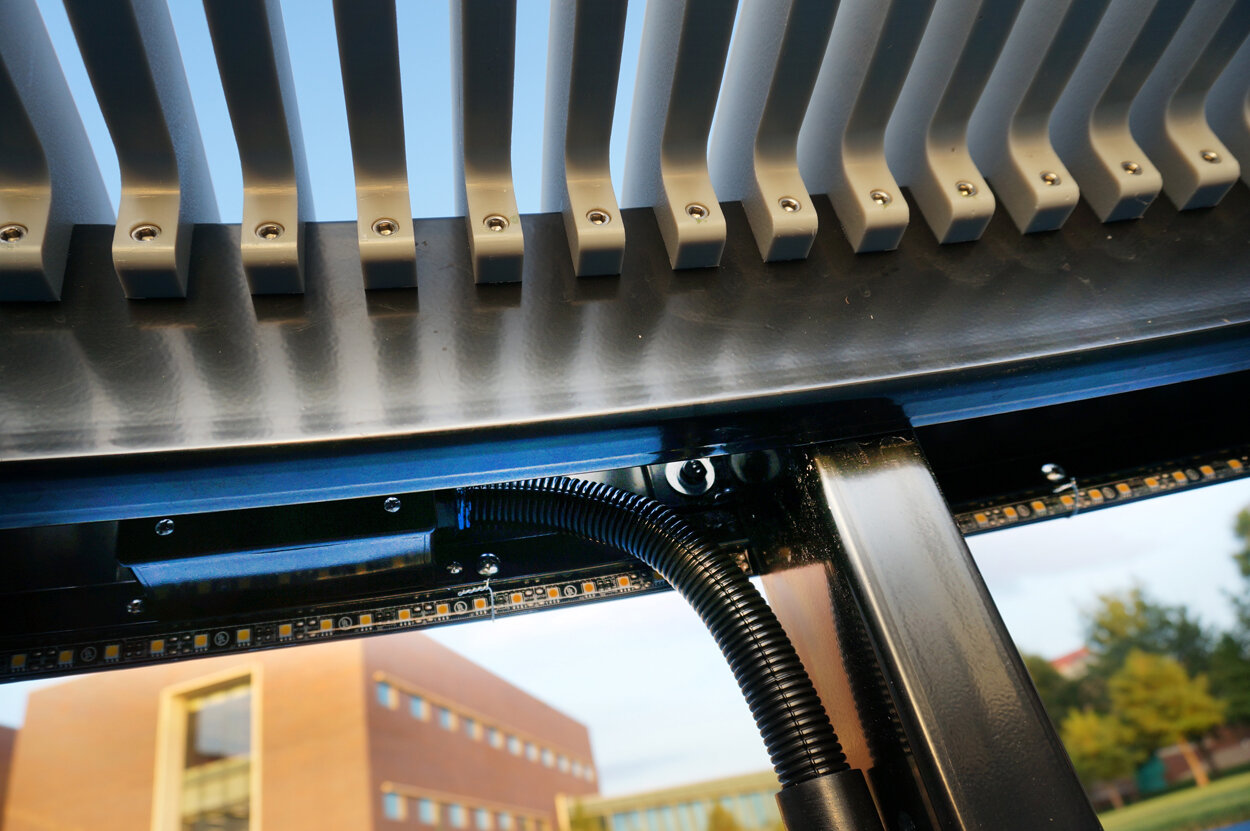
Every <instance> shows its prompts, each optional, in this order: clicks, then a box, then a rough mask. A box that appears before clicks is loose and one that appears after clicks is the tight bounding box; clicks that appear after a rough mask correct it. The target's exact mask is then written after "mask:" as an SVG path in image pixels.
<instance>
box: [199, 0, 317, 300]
mask: <svg viewBox="0 0 1250 831" xmlns="http://www.w3.org/2000/svg"><path fill="white" fill-rule="evenodd" d="M255 12H256V13H255V14H251V13H245V14H240V13H239V10H238V9H237V8H236V7H234V6H232V5H229V4H227V3H212V2H207V3H205V4H204V14H205V16H206V17H207V19H208V30H209V33H210V34H211V35H212V38H213V51H214V52H215V53H216V55H217V68H218V70H219V71H220V73H221V86H222V90H223V91H224V92H225V95H226V105H227V106H228V107H229V109H230V120H231V122H232V123H233V125H234V137H235V141H236V142H237V143H238V145H239V162H240V163H241V165H242V168H243V224H242V226H241V227H240V229H239V248H240V252H241V255H242V260H243V271H244V273H245V274H246V275H247V282H248V285H249V286H250V287H251V290H252V294H300V293H302V292H303V291H304V246H303V240H304V223H305V222H307V221H309V220H311V219H312V218H313V217H312V192H311V189H310V187H309V183H308V164H307V163H306V161H305V159H304V140H303V133H302V132H301V130H300V120H299V107H298V105H297V103H296V100H295V83H294V81H293V80H292V77H291V62H290V59H289V57H288V55H287V48H286V33H285V30H284V29H283V25H282V8H281V6H280V5H279V3H278V0H264V3H263V4H260V6H259V8H257V9H255Z"/></svg>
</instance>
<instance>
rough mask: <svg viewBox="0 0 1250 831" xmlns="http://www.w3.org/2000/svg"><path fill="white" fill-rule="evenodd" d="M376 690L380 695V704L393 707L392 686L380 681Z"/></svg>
mask: <svg viewBox="0 0 1250 831" xmlns="http://www.w3.org/2000/svg"><path fill="white" fill-rule="evenodd" d="M376 690H377V694H378V703H379V704H381V705H382V706H383V707H389V706H391V685H390V684H388V683H386V682H385V681H379V682H378V684H377V687H376Z"/></svg>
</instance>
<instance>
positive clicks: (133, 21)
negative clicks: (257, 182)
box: [65, 0, 217, 298]
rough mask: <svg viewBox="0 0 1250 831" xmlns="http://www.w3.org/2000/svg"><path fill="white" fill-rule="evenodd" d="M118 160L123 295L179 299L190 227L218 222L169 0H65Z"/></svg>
mask: <svg viewBox="0 0 1250 831" xmlns="http://www.w3.org/2000/svg"><path fill="white" fill-rule="evenodd" d="M65 11H66V12H67V13H68V14H69V21H70V23H71V24H72V25H73V27H74V36H75V38H76V39H77V41H78V48H79V50H80V51H81V52H82V58H83V63H84V64H86V67H87V74H88V75H90V76H91V85H92V87H93V88H94V89H95V95H96V99H97V100H98V101H99V102H100V111H101V112H102V113H103V115H104V121H105V123H106V124H107V125H108V128H109V133H110V135H111V136H112V138H113V146H114V148H116V150H117V161H118V163H119V164H120V165H121V175H122V192H121V204H120V206H119V208H118V211H117V226H116V228H115V229H114V233H113V256H112V260H113V267H114V268H115V269H116V271H117V276H118V277H119V278H120V279H121V283H122V287H123V289H124V290H125V292H126V296H127V297H130V298H140V297H183V296H185V295H186V293H187V279H188V274H187V270H188V261H189V260H190V257H191V232H192V226H193V225H194V223H196V222H215V221H216V220H217V201H216V197H215V196H214V194H213V184H212V181H211V180H210V179H209V175H208V161H207V159H206V157H205V155H204V142H203V139H202V138H201V136H200V128H199V124H198V123H197V122H196V118H195V109H194V107H193V106H192V103H191V91H190V89H189V88H188V87H187V76H186V72H185V70H184V69H183V66H182V59H181V55H180V54H179V51H178V41H177V38H175V36H174V26H173V22H172V21H171V20H170V16H169V7H168V6H167V5H166V4H165V3H164V2H163V0H117V2H111V3H102V2H98V0H65Z"/></svg>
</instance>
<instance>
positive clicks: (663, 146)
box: [625, 0, 738, 269]
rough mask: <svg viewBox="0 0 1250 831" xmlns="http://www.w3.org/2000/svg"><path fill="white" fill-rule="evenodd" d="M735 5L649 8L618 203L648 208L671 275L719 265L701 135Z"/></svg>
mask: <svg viewBox="0 0 1250 831" xmlns="http://www.w3.org/2000/svg"><path fill="white" fill-rule="evenodd" d="M737 7H738V2H737V0H681V1H680V2H677V1H676V0H674V2H668V3H648V4H647V12H646V17H645V18H643V24H642V49H641V53H640V56H639V59H638V67H639V69H638V80H637V83H636V85H635V87H634V104H633V113H632V115H631V117H630V124H629V146H628V149H627V152H626V157H625V204H626V205H627V206H629V207H637V206H652V207H654V208H655V217H656V221H657V222H658V223H659V226H660V233H661V235H663V237H664V245H665V247H666V248H667V249H668V259H669V263H670V264H671V265H672V267H673V268H675V269H677V268H708V267H711V266H718V265H720V258H721V254H722V253H723V252H724V250H725V228H726V226H725V216H724V214H722V213H721V209H720V204H719V203H718V202H717V198H716V191H715V190H714V189H713V188H712V180H711V177H710V176H709V174H708V168H707V144H708V134H709V133H710V131H711V129H712V116H713V114H714V113H715V111H716V96H717V94H718V93H719V92H720V87H721V78H722V76H723V75H724V71H725V57H726V55H727V53H728V51H729V39H730V36H731V35H732V34H733V21H734V12H735V11H736V10H737Z"/></svg>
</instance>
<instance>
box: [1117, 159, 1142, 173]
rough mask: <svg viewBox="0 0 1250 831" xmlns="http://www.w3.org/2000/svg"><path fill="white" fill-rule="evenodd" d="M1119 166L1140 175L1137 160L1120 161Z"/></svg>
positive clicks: (1139, 166)
mask: <svg viewBox="0 0 1250 831" xmlns="http://www.w3.org/2000/svg"><path fill="white" fill-rule="evenodd" d="M1120 167H1122V168H1124V169H1125V170H1127V171H1128V172H1129V173H1132V174H1133V175H1134V176H1140V175H1141V165H1139V164H1138V163H1137V162H1121V163H1120Z"/></svg>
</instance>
